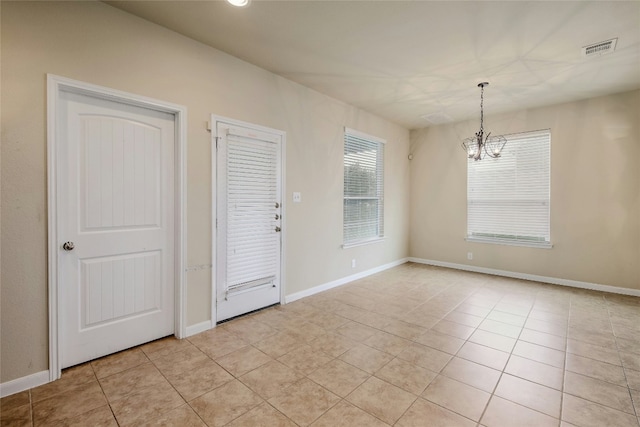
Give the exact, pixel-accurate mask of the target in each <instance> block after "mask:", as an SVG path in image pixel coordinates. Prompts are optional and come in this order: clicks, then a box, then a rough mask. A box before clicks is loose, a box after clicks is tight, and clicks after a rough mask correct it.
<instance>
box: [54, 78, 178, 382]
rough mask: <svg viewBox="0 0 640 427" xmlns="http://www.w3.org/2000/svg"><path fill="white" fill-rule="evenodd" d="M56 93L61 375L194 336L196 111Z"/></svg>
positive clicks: (115, 95)
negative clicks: (191, 116) (191, 191)
mask: <svg viewBox="0 0 640 427" xmlns="http://www.w3.org/2000/svg"><path fill="white" fill-rule="evenodd" d="M49 86H50V87H49V91H50V92H49V95H50V99H49V101H50V105H49V106H50V111H49V114H50V116H49V119H50V121H49V138H50V140H49V166H50V168H51V169H53V170H50V171H49V177H50V194H49V197H50V200H49V201H50V233H49V234H50V240H49V259H50V276H49V279H50V283H49V287H50V310H51V311H50V320H51V323H50V338H51V340H50V341H51V346H50V362H51V366H50V377H51V379H52V380H53V379H55V378H56V377H57V376H59V372H60V369H61V368H63V367H67V366H72V365H75V364H77V363H81V362H84V361H86V360H91V359H93V358H96V357H100V356H104V355H106V354H110V353H113V352H116V351H120V350H123V349H126V348H129V347H132V346H135V345H138V344H141V343H144V342H148V341H150V340H153V339H156V338H160V337H163V336H166V335H170V334H174V333H175V335H177V336H184V322H183V319H182V316H183V309H182V305H183V303H184V298H183V270H184V268H183V259H184V241H183V232H184V224H183V219H184V215H183V208H184V205H183V200H182V195H183V191H182V190H183V188H182V187H183V186H184V181H183V179H182V177H183V174H184V168H183V165H182V162H183V161H184V157H183V156H184V146H183V140H182V137H183V136H184V135H183V132H182V128H183V126H184V122H183V120H184V118H185V117H184V115H185V111H184V108H182V107H179V106H172V105H170V104H167V105H158V103H157V102H156V101H152V100H148V99H143V98H140V97H135V96H133V95H128V94H123V93H120V92H115V91H112V90H109V89H105V88H99V87H95V86H91V85H86V84H82V83H79V82H73V81H69V80H67V79H63V78H59V77H55V76H49ZM52 104H53V105H52ZM51 128H53V129H51ZM51 181H53V182H51ZM52 202H53V203H52ZM52 217H53V218H52ZM52 231H53V232H52ZM67 241H69V242H73V246H74V247H73V248H72V249H71V250H65V249H64V243H65V242H67ZM67 249H70V248H69V247H68V246H67ZM52 266H53V268H52ZM51 270H53V272H51ZM52 273H53V274H52ZM51 294H53V295H51ZM52 303H53V304H52Z"/></svg>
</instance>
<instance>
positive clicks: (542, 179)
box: [467, 130, 551, 247]
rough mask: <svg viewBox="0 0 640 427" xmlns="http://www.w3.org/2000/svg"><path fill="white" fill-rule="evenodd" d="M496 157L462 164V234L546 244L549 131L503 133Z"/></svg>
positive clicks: (473, 237)
mask: <svg viewBox="0 0 640 427" xmlns="http://www.w3.org/2000/svg"><path fill="white" fill-rule="evenodd" d="M507 141H508V142H507V145H506V146H505V147H504V150H503V151H502V154H501V156H500V157H499V158H497V159H492V158H490V157H485V158H483V159H482V160H481V161H474V160H473V159H469V160H468V163H467V238H468V240H479V241H488V242H495V243H506V244H509V243H512V244H523V245H535V246H545V247H550V245H551V236H550V224H549V222H550V219H549V209H550V208H549V200H550V195H549V194H550V157H551V133H550V131H549V130H543V131H535V132H527V133H520V134H514V135H508V136H507Z"/></svg>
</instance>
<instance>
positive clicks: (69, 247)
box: [62, 242, 75, 251]
mask: <svg viewBox="0 0 640 427" xmlns="http://www.w3.org/2000/svg"><path fill="white" fill-rule="evenodd" d="M74 247H75V245H74V244H73V242H64V244H63V245H62V249H64V250H65V251H72V250H73V248H74Z"/></svg>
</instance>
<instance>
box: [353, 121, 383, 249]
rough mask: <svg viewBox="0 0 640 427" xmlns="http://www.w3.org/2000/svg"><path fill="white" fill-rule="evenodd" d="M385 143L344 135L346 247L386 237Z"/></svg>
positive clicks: (369, 138)
mask: <svg viewBox="0 0 640 427" xmlns="http://www.w3.org/2000/svg"><path fill="white" fill-rule="evenodd" d="M383 196H384V141H383V140H381V139H379V138H376V137H372V136H369V135H365V134H363V133H361V132H357V131H354V130H351V129H346V130H345V134H344V204H343V215H344V226H343V238H344V244H345V245H350V244H358V243H363V242H366V241H369V240H377V239H380V238H382V237H383V236H384V197H383Z"/></svg>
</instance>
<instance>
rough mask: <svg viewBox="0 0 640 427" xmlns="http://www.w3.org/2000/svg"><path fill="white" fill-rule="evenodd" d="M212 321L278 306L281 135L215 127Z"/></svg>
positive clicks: (248, 129)
mask: <svg viewBox="0 0 640 427" xmlns="http://www.w3.org/2000/svg"><path fill="white" fill-rule="evenodd" d="M216 132H217V135H218V142H217V162H216V163H217V223H218V226H217V234H216V238H217V250H216V252H217V261H216V266H217V285H216V305H217V311H216V313H217V319H216V320H218V321H221V320H224V319H228V318H230V317H233V316H237V315H240V314H244V313H247V312H249V311H252V310H256V309H259V308H262V307H265V306H268V305H271V304H274V303H277V302H279V301H280V276H281V233H280V230H281V227H282V220H281V216H282V209H281V193H282V189H281V187H282V183H281V168H282V165H281V149H282V136H281V135H280V134H276V133H270V132H265V131H262V130H257V129H254V128H251V127H243V126H238V125H230V124H227V123H220V122H219V123H218V125H217V128H216Z"/></svg>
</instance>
